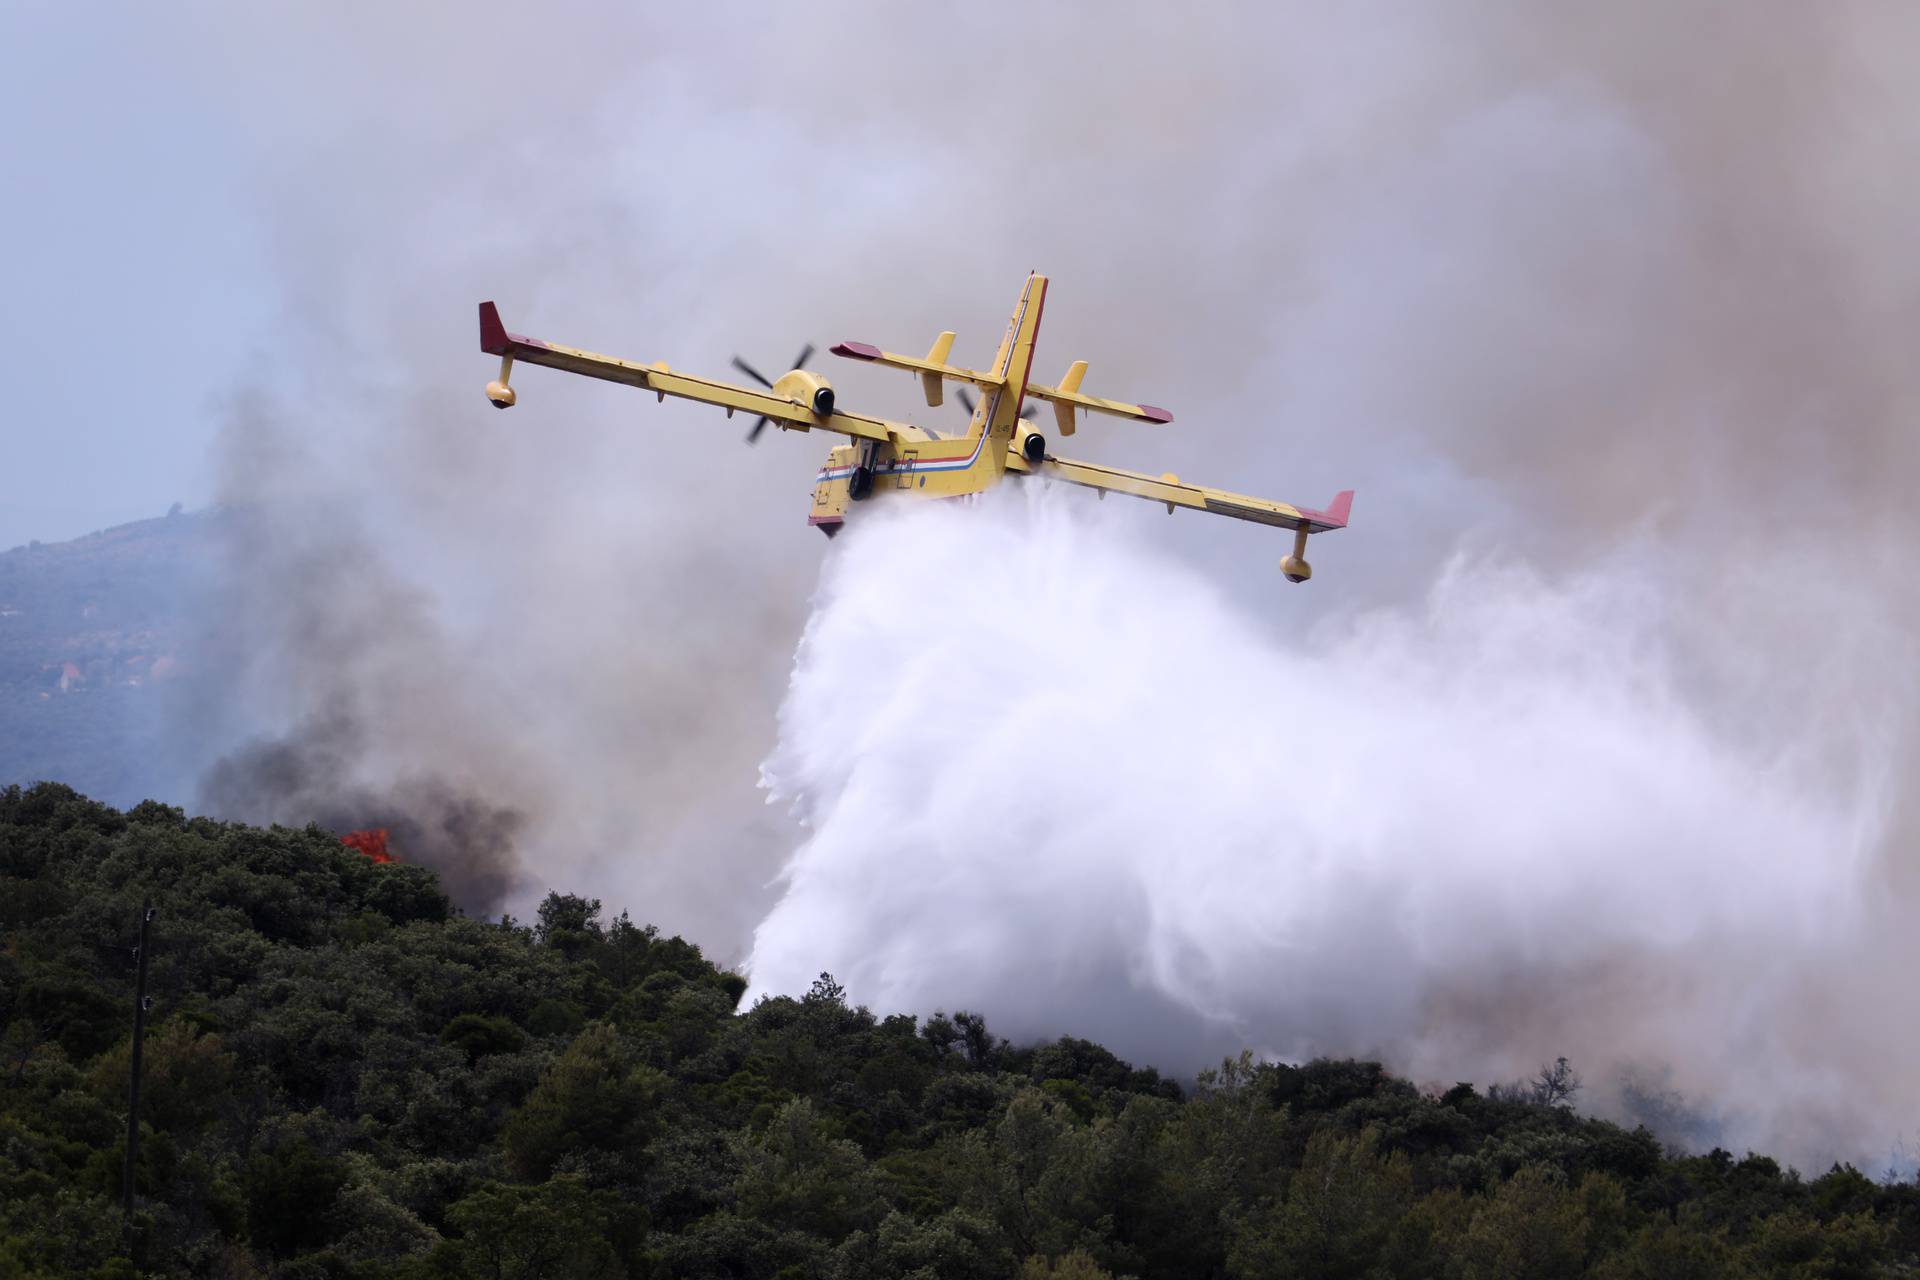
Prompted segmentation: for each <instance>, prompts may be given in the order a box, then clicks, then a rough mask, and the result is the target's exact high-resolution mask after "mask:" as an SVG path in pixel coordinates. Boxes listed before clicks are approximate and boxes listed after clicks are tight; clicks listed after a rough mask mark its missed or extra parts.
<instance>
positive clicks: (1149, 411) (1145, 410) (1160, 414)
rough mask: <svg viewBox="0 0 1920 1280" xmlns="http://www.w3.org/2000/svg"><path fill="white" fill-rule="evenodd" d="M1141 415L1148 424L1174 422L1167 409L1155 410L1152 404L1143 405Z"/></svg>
mask: <svg viewBox="0 0 1920 1280" xmlns="http://www.w3.org/2000/svg"><path fill="white" fill-rule="evenodd" d="M1140 413H1141V415H1142V416H1143V417H1145V418H1146V420H1147V421H1148V422H1172V421H1173V415H1172V414H1170V413H1168V412H1167V411H1166V410H1165V409H1159V408H1155V407H1154V406H1153V405H1150V404H1143V405H1141V406H1140Z"/></svg>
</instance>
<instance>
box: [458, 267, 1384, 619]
mask: <svg viewBox="0 0 1920 1280" xmlns="http://www.w3.org/2000/svg"><path fill="white" fill-rule="evenodd" d="M1046 296H1047V278H1046V277H1045V276H1041V275H1034V276H1029V277H1028V278H1027V283H1026V286H1025V288H1024V289H1023V290H1022V291H1021V294H1020V302H1019V305H1018V306H1017V307H1016V308H1015V309H1014V313H1013V316H1012V318H1011V319H1010V320H1009V321H1008V323H1007V331H1006V334H1005V336H1004V337H1002V338H1001V340H1000V348H999V350H998V351H997V352H996V353H995V355H994V358H993V362H992V364H990V365H989V366H988V367H987V368H986V369H984V370H982V369H968V368H964V367H962V366H959V365H955V364H952V363H950V362H949V356H950V355H951V354H952V350H953V342H954V335H953V334H952V333H951V332H943V333H941V334H940V336H939V337H938V338H936V339H934V342H933V346H932V348H931V349H930V350H929V351H928V352H927V354H926V355H925V356H924V357H922V356H908V355H899V354H896V353H894V352H890V351H884V350H882V349H881V348H879V347H877V346H874V345H873V344H871V343H867V342H851V341H849V342H840V343H836V344H835V345H834V346H832V347H830V348H828V350H829V351H830V352H831V353H832V354H833V355H836V356H840V357H842V358H844V359H849V360H858V361H861V362H863V363H866V364H878V365H885V366H888V367H890V368H895V369H902V370H905V371H907V372H909V373H912V374H914V375H915V376H916V377H917V378H918V379H919V381H920V386H921V390H922V392H923V394H924V395H925V397H926V401H927V404H928V405H929V406H935V407H937V406H938V405H940V404H941V403H942V400H943V398H944V394H945V387H946V384H947V383H950V382H951V383H955V384H957V386H958V390H956V392H955V395H956V397H957V398H958V399H959V400H960V402H961V404H962V406H963V407H964V408H966V409H967V410H968V412H969V413H970V414H971V415H972V417H971V419H970V420H969V422H968V425H967V431H966V433H965V434H964V435H959V436H942V435H938V434H935V433H934V432H932V431H929V430H927V429H925V428H923V427H917V426H915V425H913V424H912V423H908V422H893V421H890V420H888V419H885V418H876V417H870V416H867V415H865V414H858V413H849V412H847V411H846V410H845V409H844V408H842V407H841V406H840V404H839V403H838V401H837V400H836V398H835V394H834V389H833V385H832V384H831V383H830V382H828V381H827V379H826V378H824V377H822V376H821V375H820V374H818V373H813V372H809V371H808V370H806V369H805V368H803V367H802V366H804V365H805V364H806V361H807V358H808V357H809V356H811V355H812V353H813V348H812V347H811V346H809V347H807V348H806V349H805V350H804V351H803V352H802V354H801V356H800V357H799V358H798V359H797V360H796V361H795V362H794V367H793V368H792V369H790V370H789V371H788V372H787V373H785V374H782V375H781V376H780V377H778V378H775V379H771V380H769V379H768V378H766V377H765V376H764V375H762V374H761V373H759V372H758V371H757V370H755V369H754V368H753V367H752V366H750V365H748V364H747V363H746V362H745V361H743V360H740V359H737V358H736V359H735V360H734V366H735V367H736V368H738V369H740V370H741V371H742V372H744V373H746V374H747V375H748V376H750V377H752V378H753V380H754V381H755V382H758V383H760V384H761V385H760V387H758V388H755V387H750V386H741V385H738V384H735V383H730V382H722V381H718V380H716V379H712V378H703V377H697V376H694V375H691V374H686V373H681V372H680V371H678V370H675V369H671V368H669V367H668V366H667V365H666V364H664V363H654V364H639V363H637V362H634V361H630V360H620V359H616V358H614V357H612V356H603V355H597V354H595V353H594V352H591V351H581V350H578V349H576V348H573V347H563V346H560V345H558V344H556V343H551V342H542V341H540V340H538V339H535V338H526V337H522V336H521V335H519V334H516V333H509V332H508V331H507V327H506V325H505V323H503V322H502V321H501V319H500V309H499V308H498V307H496V306H495V305H494V304H493V303H491V302H483V303H481V304H480V349H481V350H482V351H484V352H486V353H487V354H488V355H493V356H499V357H500V376H499V377H498V378H496V379H494V380H493V381H492V382H489V383H488V384H487V399H488V400H489V401H491V402H492V403H493V405H494V407H496V408H500V409H507V408H511V407H512V406H513V405H514V403H515V402H516V400H517V399H518V397H517V396H516V395H515V393H514V390H513V386H512V384H511V381H510V380H511V378H512V375H513V366H514V362H515V361H518V362H520V363H522V364H538V365H545V366H547V367H549V368H554V369H561V370H564V371H566V372H568V373H577V374H582V375H584V376H586V377H590V378H600V379H602V380H604V381H607V382H619V383H624V384H626V385H627V386H632V387H639V388H642V389H644V390H648V391H652V392H653V393H654V394H655V395H656V396H657V397H658V398H659V399H662V400H665V399H666V398H667V397H668V396H677V397H679V398H681V399H685V400H696V401H699V402H700V403H702V404H710V405H715V406H718V407H719V408H722V409H725V410H726V411H727V416H728V417H732V416H733V414H734V413H735V412H746V413H751V414H754V415H756V418H755V421H754V425H753V427H752V429H751V430H750V431H749V432H748V434H747V440H748V442H749V443H751V442H752V441H753V440H755V439H757V438H758V437H759V434H760V432H761V430H762V429H763V428H764V427H766V426H767V425H768V424H769V423H771V424H772V425H775V426H778V427H779V428H780V429H781V430H783V431H830V432H833V433H835V434H837V435H841V436H845V437H846V439H847V443H845V444H839V445H835V446H834V447H833V448H832V450H831V451H829V453H828V455H827V460H826V463H825V465H824V466H822V467H821V468H820V471H819V473H818V474H817V475H816V476H815V477H814V490H813V506H812V509H811V510H810V511H809V513H808V516H807V522H808V523H809V524H812V525H814V526H816V527H817V528H819V529H821V530H822V531H823V532H825V533H827V534H828V535H829V536H831V535H833V534H835V533H838V532H839V530H840V526H841V524H842V523H844V522H845V520H846V518H847V514H848V512H849V511H850V510H851V509H852V507H853V505H854V504H855V503H859V502H865V501H868V500H869V499H872V498H877V497H882V496H889V495H896V494H899V495H909V496H912V497H917V498H954V497H961V496H964V495H966V494H971V493H979V492H981V491H982V490H984V489H987V488H990V487H992V486H993V485H995V484H997V483H999V482H1000V481H1001V480H1002V479H1004V478H1005V477H1006V476H1008V475H1037V476H1043V477H1046V478H1048V479H1054V480H1062V481H1065V482H1066V483H1068V484H1076V485H1081V486H1083V487H1085V488H1089V489H1093V490H1095V491H1096V492H1098V493H1100V494H1101V496H1103V497H1104V496H1105V495H1106V494H1108V493H1123V494H1127V495H1129V496H1132V497H1136V498H1145V499H1147V500H1149V501H1153V502H1161V503H1165V504H1166V508H1167V511H1168V512H1169V513H1171V512H1173V511H1174V510H1176V509H1177V508H1182V507H1184V508H1186V509H1188V510H1191V511H1205V512H1209V513H1211V514H1213V515H1222V516H1229V517H1231V518H1233V519H1236V520H1247V521H1252V522H1254V523H1256V524H1266V525H1274V526H1276V527H1279V528H1285V529H1291V530H1292V531H1293V551H1292V553H1291V554H1290V555H1288V556H1286V557H1284V558H1283V559H1282V560H1281V562H1280V570H1281V572H1282V573H1283V574H1284V575H1285V576H1286V578H1287V579H1288V581H1290V582H1305V581H1307V580H1308V579H1309V578H1311V577H1312V576H1313V566H1311V565H1310V564H1308V563H1307V559H1306V554H1307V537H1308V535H1309V534H1314V533H1325V532H1328V531H1330V530H1333V529H1344V528H1346V526H1347V520H1348V516H1349V515H1350V513H1351V512H1352V510H1353V490H1351V489H1343V490H1341V491H1340V492H1339V493H1338V494H1336V495H1335V496H1334V499H1333V501H1332V502H1330V503H1328V504H1327V505H1326V507H1324V508H1322V509H1318V510H1316V509H1314V508H1311V507H1296V506H1291V505H1289V504H1287V503H1284V502H1273V501H1270V500H1268V499H1266V498H1254V497H1249V496H1247V495H1245V494H1239V493H1230V492H1228V491H1226V490H1224V489H1214V488H1211V487H1208V486H1206V485H1196V484H1189V483H1186V482H1184V481H1182V480H1181V479H1180V478H1179V477H1178V476H1174V475H1163V476H1157V477H1156V476H1150V475H1145V474H1143V473H1140V472H1135V471H1123V470H1120V469H1119V468H1116V467H1107V466H1102V465H1098V464H1095V463H1090V462H1075V461H1073V460H1072V459H1070V458H1062V457H1059V456H1057V455H1055V454H1053V453H1051V452H1049V450H1048V443H1047V439H1046V437H1045V436H1044V435H1043V434H1042V433H1041V432H1040V429H1039V427H1038V426H1037V425H1036V424H1035V423H1034V422H1033V421H1032V420H1030V419H1029V418H1028V417H1027V416H1026V414H1027V412H1028V408H1029V405H1030V402H1032V401H1044V402H1046V403H1047V404H1049V405H1051V406H1052V409H1053V420H1054V426H1055V428H1056V429H1057V430H1058V432H1059V433H1060V434H1061V435H1063V436H1071V435H1073V434H1074V430H1075V427H1076V426H1077V415H1080V414H1086V413H1098V414H1104V415H1107V416H1110V417H1118V418H1129V419H1132V420H1133V421H1136V422H1149V423H1156V424H1159V423H1168V422H1172V421H1173V415H1172V414H1171V413H1168V412H1167V411H1166V410H1165V409H1162V408H1159V407H1157V406H1155V405H1150V404H1130V403H1127V402H1125V401H1121V400H1105V399H1101V398H1099V397H1097V396H1090V395H1086V394H1084V393H1083V392H1082V391H1081V390H1080V383H1081V380H1082V379H1083V378H1084V377H1085V376H1086V372H1087V362H1086V361H1084V360H1076V361H1074V362H1073V363H1072V364H1071V365H1070V366H1069V367H1068V369H1067V372H1066V374H1065V376H1064V377H1062V378H1061V379H1060V382H1059V383H1058V384H1057V385H1055V386H1047V385H1045V384H1043V383H1038V382H1034V381H1033V380H1032V379H1031V378H1030V377H1029V374H1030V372H1031V370H1032V366H1033V350H1034V343H1035V340H1036V339H1037V337H1038V336H1039V331H1040V316H1041V313H1042V311H1043V310H1044V309H1045V305H1046ZM974 391H977V392H978V395H979V399H978V400H977V401H976V400H975V399H974V398H973V394H972V392H974Z"/></svg>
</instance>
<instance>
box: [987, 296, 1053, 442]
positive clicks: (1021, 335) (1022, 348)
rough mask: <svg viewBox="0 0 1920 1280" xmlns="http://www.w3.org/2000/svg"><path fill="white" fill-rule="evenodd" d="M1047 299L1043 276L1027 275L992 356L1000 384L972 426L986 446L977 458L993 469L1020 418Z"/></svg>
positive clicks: (991, 393)
mask: <svg viewBox="0 0 1920 1280" xmlns="http://www.w3.org/2000/svg"><path fill="white" fill-rule="evenodd" d="M1046 301H1047V278H1046V277H1045V276H1041V275H1030V276H1028V277H1027V287H1026V288H1025V289H1024V290H1022V291H1021V294H1020V305H1019V306H1017V307H1015V308H1014V311H1013V318H1012V319H1010V320H1008V321H1007V336H1006V337H1004V338H1002V339H1000V350H999V351H998V352H997V353H995V355H994V357H993V377H994V379H995V381H997V382H998V383H999V384H1000V385H999V386H998V387H996V388H995V389H994V390H993V391H991V392H989V393H988V397H987V400H986V403H985V404H983V405H982V406H981V409H980V414H979V415H978V417H977V418H976V420H975V430H977V431H984V432H985V434H986V436H987V441H986V448H985V449H983V450H981V458H982V460H983V461H985V462H986V463H987V465H988V466H990V467H991V468H992V469H993V470H994V471H995V472H999V471H1002V470H1004V469H1005V468H1006V459H1007V445H1008V442H1009V441H1011V440H1012V439H1013V430H1014V423H1015V422H1017V421H1019V418H1020V403H1021V401H1022V400H1024V399H1025V398H1026V394H1027V375H1028V373H1030V372H1031V371H1032V369H1033V344H1034V340H1035V339H1036V338H1038V337H1039V335H1040V313H1041V311H1042V310H1044V309H1045V306H1046Z"/></svg>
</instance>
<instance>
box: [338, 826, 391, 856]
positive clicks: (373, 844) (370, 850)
mask: <svg viewBox="0 0 1920 1280" xmlns="http://www.w3.org/2000/svg"><path fill="white" fill-rule="evenodd" d="M340 843H341V844H343V845H345V846H347V848H349V849H356V850H358V851H359V852H361V853H363V854H365V855H366V856H367V857H369V858H372V859H373V860H374V861H375V862H394V861H396V859H395V858H394V856H393V855H392V854H391V853H388V852H387V829H386V828H385V827H371V828H369V829H367V830H365V831H349V832H347V834H345V835H344V836H341V837H340Z"/></svg>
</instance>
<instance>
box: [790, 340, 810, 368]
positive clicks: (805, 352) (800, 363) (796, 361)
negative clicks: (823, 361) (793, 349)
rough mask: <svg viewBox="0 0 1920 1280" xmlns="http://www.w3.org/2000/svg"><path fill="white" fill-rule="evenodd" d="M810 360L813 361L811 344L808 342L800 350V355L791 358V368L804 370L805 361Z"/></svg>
mask: <svg viewBox="0 0 1920 1280" xmlns="http://www.w3.org/2000/svg"><path fill="white" fill-rule="evenodd" d="M811 359H813V344H812V343H811V342H809V343H808V344H807V345H806V346H804V347H802V348H800V354H799V355H797V356H795V357H794V358H793V367H794V368H796V369H804V368H806V367H807V361H809V360H811Z"/></svg>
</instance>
